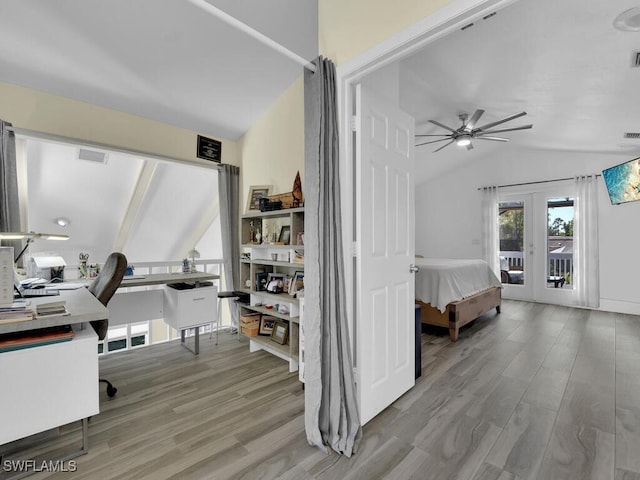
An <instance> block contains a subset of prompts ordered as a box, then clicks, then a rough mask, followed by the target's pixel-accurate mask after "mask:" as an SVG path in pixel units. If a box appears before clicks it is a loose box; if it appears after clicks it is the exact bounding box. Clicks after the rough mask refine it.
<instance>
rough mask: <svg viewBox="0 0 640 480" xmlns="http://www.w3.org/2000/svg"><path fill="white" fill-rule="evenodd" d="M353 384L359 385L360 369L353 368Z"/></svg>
mask: <svg viewBox="0 0 640 480" xmlns="http://www.w3.org/2000/svg"><path fill="white" fill-rule="evenodd" d="M352 370H353V383H358V369H357V368H356V367H353V369H352Z"/></svg>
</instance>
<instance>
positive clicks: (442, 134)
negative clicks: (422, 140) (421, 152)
mask: <svg viewBox="0 0 640 480" xmlns="http://www.w3.org/2000/svg"><path fill="white" fill-rule="evenodd" d="M414 137H451V135H450V134H448V133H434V134H415V135H414Z"/></svg>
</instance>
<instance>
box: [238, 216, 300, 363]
mask: <svg viewBox="0 0 640 480" xmlns="http://www.w3.org/2000/svg"><path fill="white" fill-rule="evenodd" d="M287 229H288V242H287V241H286V240H287V239H286V237H287V234H286V232H287ZM281 232H282V233H281ZM303 233H304V208H303V207H300V208H290V209H286V210H275V211H270V212H259V211H256V212H255V213H253V212H252V213H248V214H245V215H243V217H242V226H241V242H242V244H241V248H240V251H241V253H242V254H244V255H243V257H244V258H241V260H240V278H241V282H242V285H243V287H244V288H243V291H245V292H247V293H249V294H250V303H249V305H242V306H241V307H240V308H241V311H243V312H249V311H250V312H257V313H259V314H261V315H268V316H271V317H275V318H278V319H280V320H284V321H285V322H287V323H288V325H289V336H288V337H289V338H288V341H287V343H286V344H284V345H280V344H278V343H276V342H275V341H273V340H272V339H271V338H270V337H269V336H265V335H258V336H248V338H249V348H250V350H251V351H252V352H255V351H258V350H265V351H267V352H269V353H271V354H273V355H275V356H277V357H279V358H282V359H283V360H285V361H287V362H289V371H290V372H295V371H297V370H298V364H299V315H300V305H299V300H298V298H297V295H296V296H293V295H290V294H289V293H287V292H284V293H272V292H268V291H265V290H263V289H262V288H263V286H262V285H260V284H259V283H258V282H259V280H258V277H259V276H261V277H264V276H268V274H269V273H276V274H284V275H287V276H289V277H290V278H293V277H294V276H295V274H296V272H300V273H302V274H304V263H300V262H304V245H298V244H297V243H298V241H300V240H301V239H302V235H303ZM247 254H248V255H247ZM247 256H248V257H249V258H246V257H247ZM283 305H284V306H285V307H286V309H287V311H288V313H279V312H278V309H277V307H276V306H283ZM267 306H270V307H272V308H267Z"/></svg>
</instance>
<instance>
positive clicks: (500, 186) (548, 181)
mask: <svg viewBox="0 0 640 480" xmlns="http://www.w3.org/2000/svg"><path fill="white" fill-rule="evenodd" d="M577 176H582V177H596V178H598V177H601V176H602V175H601V174H599V173H595V174H591V175H577ZM574 178H575V177H567V178H554V179H553V180H538V181H537V182H523V183H510V184H508V185H498V186H497V188H506V187H522V186H524V185H536V184H538V183H552V182H566V181H567V180H573V179H574ZM484 188H488V187H478V190H482V189H484Z"/></svg>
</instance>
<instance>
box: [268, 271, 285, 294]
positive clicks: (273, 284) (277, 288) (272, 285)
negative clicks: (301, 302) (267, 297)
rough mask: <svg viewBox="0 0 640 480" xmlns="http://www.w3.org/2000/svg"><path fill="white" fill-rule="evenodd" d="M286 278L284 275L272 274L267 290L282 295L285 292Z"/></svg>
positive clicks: (269, 277)
mask: <svg viewBox="0 0 640 480" xmlns="http://www.w3.org/2000/svg"><path fill="white" fill-rule="evenodd" d="M285 277H286V275H285V274H284V273H270V274H269V276H268V277H267V288H266V290H267V291H268V292H271V293H282V292H283V291H284V283H285Z"/></svg>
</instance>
